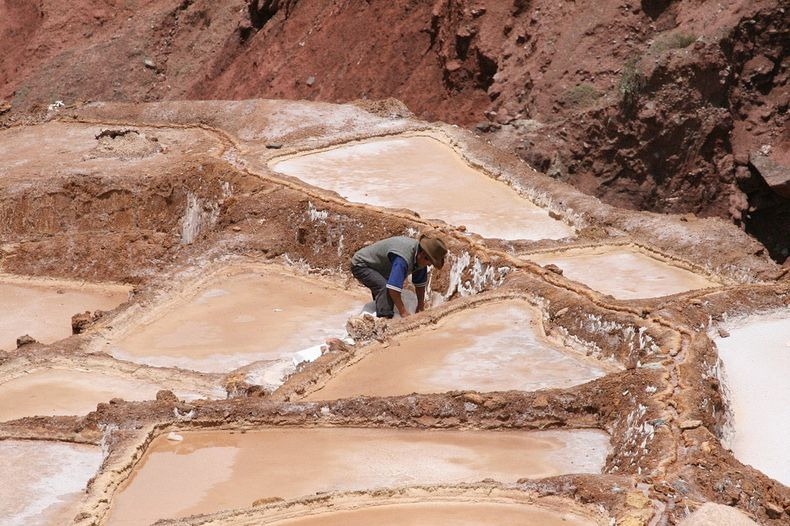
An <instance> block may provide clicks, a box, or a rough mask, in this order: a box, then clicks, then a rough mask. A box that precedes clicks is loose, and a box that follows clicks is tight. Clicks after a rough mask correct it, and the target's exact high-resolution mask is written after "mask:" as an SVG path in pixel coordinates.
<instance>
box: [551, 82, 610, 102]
mask: <svg viewBox="0 0 790 526" xmlns="http://www.w3.org/2000/svg"><path fill="white" fill-rule="evenodd" d="M600 96H601V94H600V93H598V90H596V89H595V87H594V86H592V85H590V84H577V85H575V86H574V87H572V88H569V89H567V90H566V91H565V93H563V94H562V96H561V97H560V102H562V103H563V104H564V105H565V106H570V107H574V108H584V107H586V106H589V105H591V104H592V103H594V102H595V101H596V100H598V98H599V97H600Z"/></svg>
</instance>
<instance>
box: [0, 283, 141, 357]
mask: <svg viewBox="0 0 790 526" xmlns="http://www.w3.org/2000/svg"><path fill="white" fill-rule="evenodd" d="M129 290H131V287H129V286H126V285H116V284H101V283H81V282H78V281H60V280H57V281H56V280H46V279H32V278H23V277H20V276H10V275H7V274H5V275H0V349H7V350H11V349H14V348H16V339H17V338H18V337H19V336H22V335H24V334H28V335H30V336H32V337H33V338H34V339H36V340H37V341H39V342H41V343H53V342H55V341H58V340H62V339H63V338H67V337H69V336H71V317H72V316H73V315H74V314H77V313H80V312H85V311H96V310H112V309H114V308H115V307H117V306H118V305H120V304H121V303H123V302H124V301H126V300H127V299H128V297H129Z"/></svg>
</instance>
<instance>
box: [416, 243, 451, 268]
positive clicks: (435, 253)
mask: <svg viewBox="0 0 790 526" xmlns="http://www.w3.org/2000/svg"><path fill="white" fill-rule="evenodd" d="M420 248H421V249H422V251H423V252H425V255H426V256H428V259H429V260H431V265H433V266H434V267H436V268H438V269H440V268H442V267H443V266H444V256H446V255H447V246H446V245H445V244H444V241H442V240H441V239H439V238H435V237H429V236H427V235H424V236H422V237H420Z"/></svg>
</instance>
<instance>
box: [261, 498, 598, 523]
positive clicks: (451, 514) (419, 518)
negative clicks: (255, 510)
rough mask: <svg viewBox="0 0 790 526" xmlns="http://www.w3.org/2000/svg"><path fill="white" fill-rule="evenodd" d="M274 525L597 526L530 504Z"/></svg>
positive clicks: (391, 511) (364, 513)
mask: <svg viewBox="0 0 790 526" xmlns="http://www.w3.org/2000/svg"><path fill="white" fill-rule="evenodd" d="M266 524H268V525H271V526H370V525H372V524H386V525H387V526H435V525H441V526H448V525H452V526H484V525H487V526H524V525H525V524H527V525H536V526H537V525H540V526H595V525H596V524H597V523H596V522H595V521H594V520H590V519H586V518H583V517H580V516H578V515H576V514H573V513H568V512H560V511H556V510H548V509H543V508H540V507H538V506H533V505H528V504H505V503H480V502H476V503H472V502H429V503H410V504H395V505H384V506H371V507H366V508H361V509H356V510H352V511H338V512H329V513H320V514H316V515H311V516H309V517H304V518H297V519H289V520H283V521H276V522H268V523H266Z"/></svg>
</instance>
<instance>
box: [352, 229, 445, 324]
mask: <svg viewBox="0 0 790 526" xmlns="http://www.w3.org/2000/svg"><path fill="white" fill-rule="evenodd" d="M446 255H447V246H446V245H445V244H444V241H442V240H441V239H439V238H436V237H432V236H428V235H423V236H420V239H419V240H417V239H412V238H410V237H405V236H396V237H391V238H388V239H382V240H381V241H377V242H376V243H373V244H372V245H368V246H366V247H364V248H361V249H359V250H358V251H357V252H356V253H355V254H354V255H353V256H352V257H351V273H352V274H353V275H354V277H355V278H357V280H359V281H360V282H361V283H362V284H363V285H365V286H366V287H367V288H369V289H370V292H371V294H372V295H373V301H375V302H376V316H378V317H379V318H392V317H393V316H394V315H395V311H394V309H398V313H399V314H400V315H401V317H402V318H405V317H407V316H409V311H408V310H406V306H405V305H404V304H403V298H401V292H403V283H404V282H405V281H406V276H407V275H408V274H411V281H412V283H413V284H414V288H415V290H416V292H417V311H416V312H420V311H422V310H423V309H425V287H426V286H427V285H428V265H432V266H434V267H435V268H437V269H441V268H442V266H443V265H444V258H445V256H446Z"/></svg>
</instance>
